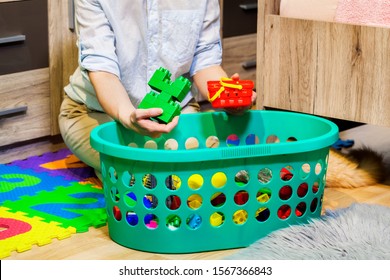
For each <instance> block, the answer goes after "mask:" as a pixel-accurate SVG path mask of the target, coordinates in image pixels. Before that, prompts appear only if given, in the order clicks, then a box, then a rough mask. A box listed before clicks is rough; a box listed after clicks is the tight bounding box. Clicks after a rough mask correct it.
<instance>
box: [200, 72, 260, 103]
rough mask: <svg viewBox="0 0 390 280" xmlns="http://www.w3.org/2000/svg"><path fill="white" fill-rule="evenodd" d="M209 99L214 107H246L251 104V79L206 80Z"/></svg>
mask: <svg viewBox="0 0 390 280" xmlns="http://www.w3.org/2000/svg"><path fill="white" fill-rule="evenodd" d="M207 88H208V91H209V101H210V102H211V105H212V106H213V107H214V108H227V107H246V106H250V105H251V104H252V91H253V88H254V83H253V81H250V80H236V79H229V78H222V79H221V80H220V81H208V82H207Z"/></svg>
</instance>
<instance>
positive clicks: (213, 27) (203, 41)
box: [190, 0, 222, 76]
mask: <svg viewBox="0 0 390 280" xmlns="http://www.w3.org/2000/svg"><path fill="white" fill-rule="evenodd" d="M221 63H222V46H221V36H220V7H219V1H218V0H209V1H207V5H206V11H205V17H204V20H203V27H202V30H201V32H200V35H199V40H198V44H197V47H196V50H195V56H194V60H193V62H192V65H191V69H190V75H191V76H193V75H194V74H196V73H197V72H198V71H200V70H202V69H205V68H207V67H209V66H213V65H220V64H221Z"/></svg>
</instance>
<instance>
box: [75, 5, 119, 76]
mask: <svg viewBox="0 0 390 280" xmlns="http://www.w3.org/2000/svg"><path fill="white" fill-rule="evenodd" d="M76 20H77V32H78V47H79V64H80V67H81V68H82V69H86V70H89V71H105V72H109V73H112V74H114V75H116V76H118V77H120V71H119V63H118V57H117V55H116V52H115V36H114V33H113V31H112V28H111V26H110V23H109V21H108V20H107V17H106V15H105V14H104V11H103V9H102V7H101V5H100V3H99V1H97V0H79V1H76Z"/></svg>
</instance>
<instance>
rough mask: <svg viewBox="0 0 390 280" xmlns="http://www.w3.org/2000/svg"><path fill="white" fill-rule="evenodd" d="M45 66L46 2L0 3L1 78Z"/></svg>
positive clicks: (39, 0) (46, 45)
mask: <svg viewBox="0 0 390 280" xmlns="http://www.w3.org/2000/svg"><path fill="white" fill-rule="evenodd" d="M48 65H49V47H48V16H47V0H29V1H14V2H0V75H4V74H9V73H16V72H21V71H26V70H32V69H39V68H45V67H48Z"/></svg>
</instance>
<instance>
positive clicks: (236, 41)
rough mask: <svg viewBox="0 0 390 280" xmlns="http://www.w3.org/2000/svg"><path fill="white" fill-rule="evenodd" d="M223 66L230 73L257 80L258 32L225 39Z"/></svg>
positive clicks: (245, 78)
mask: <svg viewBox="0 0 390 280" xmlns="http://www.w3.org/2000/svg"><path fill="white" fill-rule="evenodd" d="M222 66H223V68H224V69H225V71H226V72H227V74H228V75H232V74H234V73H239V74H240V79H241V80H252V81H256V34H249V35H243V36H236V37H232V38H225V39H223V57H222Z"/></svg>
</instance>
